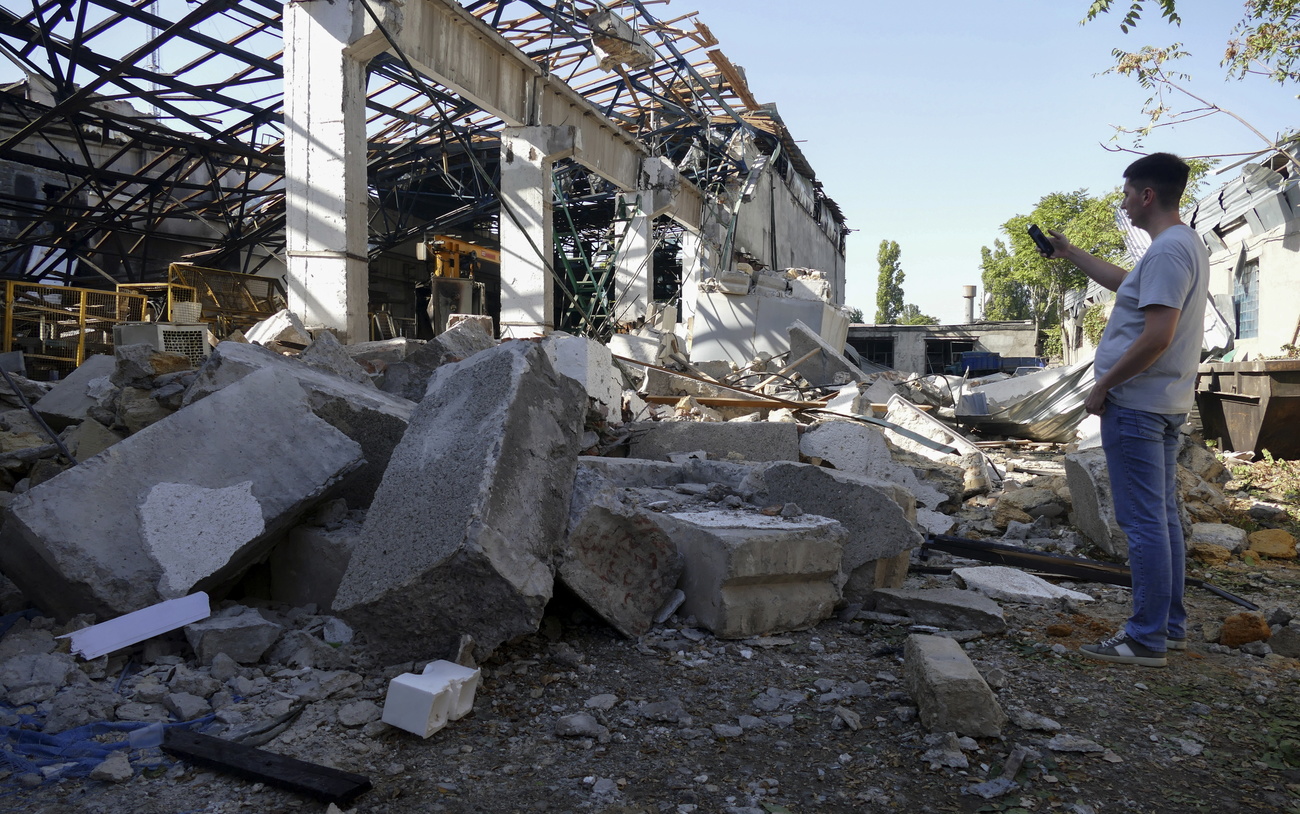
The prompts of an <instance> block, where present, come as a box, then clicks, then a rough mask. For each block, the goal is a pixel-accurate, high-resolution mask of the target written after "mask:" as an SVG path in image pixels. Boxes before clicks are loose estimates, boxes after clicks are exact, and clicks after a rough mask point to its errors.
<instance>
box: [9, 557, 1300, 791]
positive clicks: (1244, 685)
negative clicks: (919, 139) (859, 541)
mask: <svg viewBox="0 0 1300 814" xmlns="http://www.w3.org/2000/svg"><path fill="white" fill-rule="evenodd" d="M1210 576H1213V577H1215V578H1216V579H1217V580H1218V582H1219V584H1221V585H1224V586H1225V587H1229V588H1231V589H1232V590H1234V591H1236V592H1238V593H1239V595H1241V596H1243V597H1244V598H1247V599H1249V600H1251V601H1254V602H1255V603H1257V604H1259V605H1260V606H1261V607H1262V608H1271V607H1277V606H1285V607H1295V606H1296V601H1295V600H1296V592H1297V589H1298V588H1300V569H1298V568H1296V567H1294V566H1290V565H1279V564H1268V565H1263V566H1259V567H1254V568H1247V567H1245V566H1238V567H1235V568H1234V567H1230V568H1228V569H1225V570H1222V571H1219V572H1216V573H1215V574H1213V575H1210ZM949 579H950V578H946V577H938V576H913V577H909V586H915V587H924V586H939V585H942V584H945V583H946V582H948V580H949ZM1076 587H1077V588H1080V589H1083V590H1085V591H1087V592H1089V593H1091V594H1092V595H1094V596H1096V597H1097V598H1098V601H1097V602H1095V603H1091V604H1083V605H1078V606H1075V607H1073V608H1032V607H1026V606H1018V605H1012V604H1004V611H1005V613H1006V615H1007V618H1008V622H1009V629H1008V632H1007V633H1006V634H1004V635H999V636H992V637H982V638H978V639H975V640H973V641H970V642H968V643H967V644H966V648H967V652H968V653H969V655H970V656H971V658H972V659H973V660H974V661H975V663H976V664H977V666H978V667H979V669H980V670H981V672H982V673H983V674H984V675H985V677H986V678H987V679H988V681H989V682H990V684H991V685H992V686H993V687H994V688H995V690H996V694H997V697H998V700H999V702H1000V703H1001V705H1002V706H1003V708H1004V709H1006V710H1007V711H1008V713H1009V714H1010V715H1011V717H1012V720H1013V723H1009V724H1008V725H1007V726H1006V727H1005V729H1004V731H1003V736H1002V737H1001V738H985V739H980V740H971V739H956V738H953V737H951V736H947V735H945V734H944V733H928V732H926V731H925V729H924V728H923V727H922V726H921V724H920V723H919V721H918V719H917V713H916V709H915V707H914V706H913V705H912V702H911V700H910V699H909V698H908V696H907V694H906V692H905V691H904V689H903V685H902V681H901V678H902V673H903V664H902V644H903V642H904V640H905V638H906V636H907V635H908V634H909V630H908V627H907V626H905V625H884V624H875V623H871V622H868V621H863V620H862V619H860V618H853V617H854V616H855V614H853V613H852V612H847V613H845V614H842V615H841V618H837V619H834V620H830V621H827V622H824V623H823V624H821V625H819V626H818V627H817V628H815V629H812V630H808V631H802V632H798V633H791V634H786V635H781V636H776V637H770V638H765V639H758V640H749V641H722V640H718V639H716V638H714V637H713V636H712V635H710V634H708V633H707V632H704V631H701V630H697V629H695V628H692V627H689V626H685V625H683V624H681V623H680V622H681V621H682V620H677V619H673V620H670V621H669V625H668V626H666V627H662V628H660V629H657V630H655V631H653V632H652V633H651V634H649V635H647V636H645V637H643V638H642V639H641V640H640V641H629V640H626V639H622V638H620V637H619V636H618V635H617V634H616V633H615V632H614V631H612V630H611V629H610V628H608V627H607V626H605V625H603V624H601V623H600V622H598V621H596V620H594V619H593V618H592V617H590V616H589V615H587V614H586V613H585V612H584V611H583V610H582V609H581V608H580V607H579V606H578V605H577V603H576V602H572V601H570V600H568V599H566V598H565V597H562V596H561V597H557V599H556V600H555V601H554V602H553V603H552V608H551V613H550V614H549V615H548V617H547V619H546V622H545V624H544V625H543V628H542V631H541V632H540V633H539V634H538V635H535V636H530V637H527V638H526V639H523V640H520V641H517V642H514V643H512V644H511V645H509V646H507V647H505V648H503V649H502V650H500V651H499V652H498V653H497V654H496V655H495V656H494V657H493V658H492V660H491V661H490V662H489V663H487V664H485V665H483V674H484V682H483V685H482V686H481V687H480V688H479V690H478V693H477V697H476V701H475V706H474V711H473V713H472V714H470V715H468V716H467V717H465V718H462V719H461V720H459V721H456V722H453V723H451V724H450V725H449V726H448V727H447V728H446V729H444V730H442V731H440V732H438V733H437V734H435V735H434V736H433V737H431V738H429V739H428V740H421V739H419V738H416V737H414V736H411V735H408V734H406V733H403V732H400V731H397V730H394V729H391V728H388V727H387V726H385V725H383V724H382V723H378V722H373V717H374V711H375V710H376V709H377V705H381V704H382V703H383V692H384V688H385V686H386V679H387V677H388V676H391V675H392V674H393V673H394V672H398V671H400V670H399V669H396V668H394V669H390V670H389V671H388V673H386V674H378V675H376V674H372V673H365V672H362V673H359V674H358V676H357V679H356V680H355V682H354V683H351V685H350V686H343V688H342V689H341V690H339V691H338V692H336V693H335V694H333V695H331V696H330V697H328V698H325V699H323V700H319V701H316V702H314V703H311V704H309V705H308V706H307V707H306V709H305V711H304V712H303V713H302V714H301V715H300V716H299V717H298V718H297V719H296V720H295V721H294V723H293V725H292V726H290V727H289V728H288V729H287V730H285V731H284V732H282V733H281V734H279V735H278V736H277V737H275V738H274V739H273V740H271V741H269V742H268V743H266V744H265V745H264V747H263V748H265V749H267V750H269V751H274V752H278V753H282V754H287V755H292V756H294V757H297V758H299V759H302V760H308V761H312V762H317V763H321V764H325V765H330V766H335V767H338V768H341V769H344V770H347V771H351V772H357V773H361V774H365V775H367V776H368V777H369V778H370V779H371V780H372V782H373V783H374V788H373V789H372V790H371V791H369V792H366V793H365V794H364V795H362V796H361V797H360V798H358V799H357V800H356V801H355V802H353V803H352V804H351V808H350V810H353V811H357V812H375V813H376V814H379V812H391V813H392V814H397V812H441V811H445V812H462V811H463V812H514V811H521V812H532V811H538V812H541V811H548V812H558V811H592V812H609V813H611V814H612V813H613V812H623V813H624V814H630V813H631V812H647V813H648V812H746V813H748V812H754V814H770V813H773V812H813V811H846V812H847V811H854V812H877V811H879V812H892V811H916V812H995V811H1006V812H1023V811H1063V812H1074V814H1084V813H1085V812H1096V813H1097V814H1101V812H1118V811H1133V812H1198V811H1270V812H1290V811H1300V768H1297V767H1298V766H1300V754H1297V749H1298V745H1300V715H1298V714H1297V706H1298V705H1300V700H1298V699H1297V694H1296V684H1297V676H1298V675H1300V674H1298V673H1297V669H1300V663H1297V662H1296V661H1295V660H1292V659H1285V658H1282V657H1279V656H1276V655H1269V656H1266V657H1257V656H1250V655H1246V654H1243V653H1241V652H1240V651H1235V650H1234V651H1228V650H1226V649H1224V648H1222V647H1220V646H1217V645H1207V644H1205V643H1204V642H1197V641H1195V638H1196V637H1193V643H1192V646H1191V648H1190V650H1189V651H1188V652H1186V653H1184V654H1180V655H1176V656H1172V657H1171V660H1170V665H1169V667H1168V668H1166V669H1163V670H1160V669H1150V668H1142V667H1130V666H1117V665H1107V664H1100V663H1096V662H1089V661H1085V660H1083V659H1082V658H1080V657H1079V656H1078V655H1076V654H1075V653H1074V649H1075V648H1076V647H1077V645H1078V644H1080V643H1083V642H1087V641H1092V640H1095V639H1096V638H1098V637H1100V636H1101V635H1104V634H1106V633H1107V632H1109V631H1110V630H1112V629H1113V628H1114V627H1115V625H1116V624H1117V622H1118V621H1119V620H1121V619H1122V618H1123V617H1124V615H1125V612H1126V607H1127V593H1126V591H1124V590H1123V589H1117V588H1109V587H1103V586H1097V585H1078V586H1076ZM1190 600H1191V602H1190V604H1191V607H1192V615H1193V621H1194V622H1212V621H1214V620H1218V619H1221V618H1222V617H1223V616H1224V615H1226V614H1228V613H1232V612H1234V611H1235V610H1236V608H1235V606H1233V605H1232V604H1231V603H1228V602H1227V601H1225V600H1223V599H1221V598H1218V597H1215V596H1212V595H1210V594H1208V593H1206V592H1203V591H1197V592H1195V593H1194V594H1193V595H1192V596H1191V597H1190ZM1049 626H1052V628H1051V632H1052V633H1053V634H1055V635H1049V634H1048V628H1049ZM163 666H165V665H163ZM408 666H409V665H408ZM259 672H264V673H265V675H266V676H267V677H268V678H269V679H270V680H269V681H268V682H265V683H266V684H267V686H266V688H265V689H263V690H262V691H261V692H260V693H259V697H258V698H255V699H253V700H252V701H249V702H245V703H249V704H256V705H257V708H258V709H259V711H260V712H261V713H262V714H264V715H267V716H270V715H272V714H273V713H275V712H278V711H280V709H281V708H282V707H284V706H287V705H289V704H291V703H292V700H293V698H294V697H295V696H294V693H293V691H292V687H293V686H294V682H296V681H299V680H300V679H301V678H302V677H303V676H304V675H305V674H307V673H310V672H311V671H304V670H292V669H286V670H275V669H274V668H268V669H266V670H265V671H259ZM251 674H252V671H250V670H248V669H247V668H246V669H245V671H244V675H245V676H248V675H251ZM329 675H331V676H333V675H336V673H330V674H329ZM342 675H352V674H351V673H343V674H342ZM360 675H369V676H372V677H366V678H360ZM316 677H319V674H317V676H316ZM338 683H339V684H340V685H347V684H348V683H349V682H347V681H341V682H338ZM277 703H279V706H277ZM1022 711H1023V712H1022ZM1024 713H1032V714H1024ZM345 720H346V723H345V722H344V721H345ZM363 721H370V722H369V723H362V722H363ZM348 724H351V725H348ZM132 754H133V757H135V758H136V761H137V763H139V764H143V763H146V762H148V761H147V760H146V758H148V757H149V754H147V753H146V752H141V751H139V750H136V751H134V752H133V753H132ZM1013 754H1014V755H1016V757H1017V759H1018V758H1020V757H1023V763H1022V765H1021V768H1020V769H1019V771H1018V772H1017V774H1016V775H1015V785H1014V786H1013V787H1012V788H1011V789H1010V790H1009V791H1008V790H1006V789H1005V788H1002V789H1000V788H998V787H996V786H995V787H988V786H980V784H982V783H986V782H987V781H991V780H996V779H997V778H999V777H1000V776H1002V775H1003V771H1004V768H1005V766H1006V764H1007V762H1008V760H1009V759H1011V758H1012V756H1013ZM27 782H31V781H30V780H28V781H27ZM981 790H982V791H984V792H985V793H986V794H993V793H996V792H998V791H1006V793H1004V794H1001V795H999V796H993V797H990V798H988V799H986V798H985V797H984V796H980V794H979V793H978V792H979V791H981ZM326 808H327V807H326V806H325V805H324V804H322V803H319V802H316V801H313V800H311V799H310V798H305V797H302V796H300V795H297V794H294V793H290V792H285V791H281V790H277V789H273V788H268V787H264V786H262V785H259V784H253V783H250V782H247V781H244V780H240V779H235V778H232V777H230V776H228V775H223V774H216V773H214V772H212V771H209V770H205V769H202V768H196V767H193V766H191V765H188V764H186V763H182V762H176V761H173V760H163V761H162V762H160V763H159V764H158V765H157V766H156V767H154V768H149V769H144V770H137V771H136V772H135V773H134V774H133V776H132V777H131V778H130V779H129V780H125V781H124V782H106V781H99V780H90V779H75V778H69V779H66V780H63V781H47V782H45V783H43V784H41V785H40V786H38V787H36V788H27V787H25V786H24V778H23V777H21V776H17V775H11V776H10V777H8V778H7V779H6V784H5V794H4V796H3V797H0V811H24V812H44V813H45V814H54V813H55V812H60V813H62V812H74V811H75V812H83V811H84V812H121V811H134V812H245V811H258V812H298V811H302V812H309V811H323V810H326Z"/></svg>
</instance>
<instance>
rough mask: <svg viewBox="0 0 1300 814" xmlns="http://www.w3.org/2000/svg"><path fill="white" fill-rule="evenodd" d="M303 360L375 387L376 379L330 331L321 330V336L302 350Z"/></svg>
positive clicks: (327, 371) (339, 375)
mask: <svg viewBox="0 0 1300 814" xmlns="http://www.w3.org/2000/svg"><path fill="white" fill-rule="evenodd" d="M299 358H300V359H301V360H302V361H303V362H306V363H307V364H308V365H309V366H311V367H314V368H316V369H317V370H320V371H324V372H325V373H331V374H333V375H335V376H338V377H340V378H343V379H347V380H348V381H350V382H356V383H357V384H359V385H361V386H363V387H374V386H375V383H374V380H373V379H371V378H370V374H369V373H367V372H366V371H365V369H364V368H362V367H361V365H359V364H357V363H356V361H355V360H354V359H353V358H352V356H351V355H350V354H349V353H348V351H347V348H345V347H343V345H342V343H340V342H339V340H338V337H336V336H334V334H332V333H331V332H329V331H321V334H320V336H318V337H316V340H315V341H314V342H312V343H311V345H310V346H308V348H307V349H306V350H305V351H303V352H302V355H301V356H300V357H299Z"/></svg>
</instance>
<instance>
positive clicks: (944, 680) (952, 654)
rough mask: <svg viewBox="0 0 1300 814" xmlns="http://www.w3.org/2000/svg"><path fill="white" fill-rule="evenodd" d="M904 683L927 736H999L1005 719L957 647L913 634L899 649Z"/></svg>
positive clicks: (947, 641)
mask: <svg viewBox="0 0 1300 814" xmlns="http://www.w3.org/2000/svg"><path fill="white" fill-rule="evenodd" d="M903 681H904V684H905V686H906V687H907V693H908V695H910V696H912V700H913V701H915V702H916V706H917V710H918V712H919V714H920V717H921V723H922V724H924V725H925V728H926V729H929V730H930V731H931V732H956V733H957V734H958V735H966V736H969V737H973V738H993V737H998V736H999V735H1001V734H1002V726H1003V725H1004V724H1005V723H1006V721H1007V716H1006V713H1004V712H1003V711H1002V707H1001V706H1000V705H999V704H998V700H997V698H996V697H995V696H994V695H993V691H992V690H991V689H989V685H988V684H987V683H986V682H985V681H984V678H983V676H981V675H980V674H979V671H978V670H976V669H975V665H974V664H973V663H971V660H970V658H969V657H968V656H967V655H966V652H965V651H964V650H962V649H961V645H960V644H958V643H957V642H956V641H954V640H953V639H949V638H946V637H944V636H926V635H922V634H916V633H914V634H912V635H911V636H908V637H907V643H906V644H905V645H904V646H903Z"/></svg>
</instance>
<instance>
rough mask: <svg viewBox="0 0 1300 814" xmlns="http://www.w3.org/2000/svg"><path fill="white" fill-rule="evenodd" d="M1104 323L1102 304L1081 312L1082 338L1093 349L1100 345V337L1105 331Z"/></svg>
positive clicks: (1105, 320)
mask: <svg viewBox="0 0 1300 814" xmlns="http://www.w3.org/2000/svg"><path fill="white" fill-rule="evenodd" d="M1106 322H1107V319H1106V303H1104V302H1098V303H1094V304H1092V305H1090V306H1088V310H1087V311H1084V312H1083V336H1084V338H1086V339H1087V340H1088V344H1089V345H1092V346H1093V347H1094V348H1095V347H1097V346H1098V345H1100V344H1101V335H1102V333H1103V332H1104V331H1105V330H1106Z"/></svg>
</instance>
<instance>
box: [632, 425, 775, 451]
mask: <svg viewBox="0 0 1300 814" xmlns="http://www.w3.org/2000/svg"><path fill="white" fill-rule="evenodd" d="M629 426H630V429H631V430H632V439H631V449H630V451H629V454H630V455H631V456H632V457H633V458H652V459H655V460H661V461H662V460H667V458H668V454H669V453H670V452H696V451H698V450H704V451H705V452H707V453H708V454H709V457H710V458H713V459H715V460H720V461H727V460H730V461H797V460H799V427H798V425H796V424H784V423H772V422H767V421H755V422H734V423H733V422H727V423H721V424H720V423H716V422H708V423H705V422H700V421H664V422H653V421H652V422H639V423H636V424H632V425H629Z"/></svg>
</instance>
